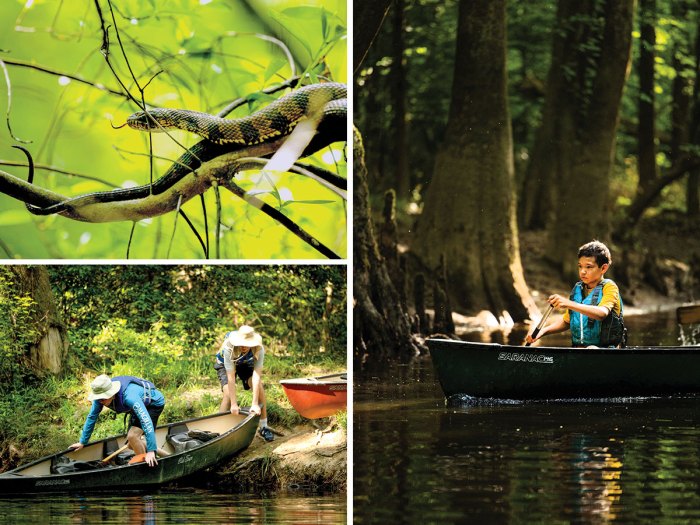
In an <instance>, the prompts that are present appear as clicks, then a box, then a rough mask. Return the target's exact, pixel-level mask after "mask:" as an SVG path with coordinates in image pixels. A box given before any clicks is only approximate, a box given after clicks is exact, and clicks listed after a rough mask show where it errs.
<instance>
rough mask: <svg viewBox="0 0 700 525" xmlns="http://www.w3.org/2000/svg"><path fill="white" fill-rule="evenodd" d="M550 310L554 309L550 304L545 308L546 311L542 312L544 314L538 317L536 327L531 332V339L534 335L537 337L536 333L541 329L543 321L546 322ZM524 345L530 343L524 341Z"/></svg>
mask: <svg viewBox="0 0 700 525" xmlns="http://www.w3.org/2000/svg"><path fill="white" fill-rule="evenodd" d="M552 310H554V306H552V305H551V304H550V305H549V307H548V308H547V311H546V312H545V313H544V315H543V316H542V319H540V322H539V323H537V327H536V328H535V329H534V330H533V332H532V335H531V337H532V338H533V339H534V338H535V337H537V334H539V333H540V330H542V327H543V326H544V323H546V322H547V318H548V317H549V314H551V313H552ZM525 346H530V343H527V342H526V343H525Z"/></svg>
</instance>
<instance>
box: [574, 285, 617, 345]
mask: <svg viewBox="0 0 700 525" xmlns="http://www.w3.org/2000/svg"><path fill="white" fill-rule="evenodd" d="M608 282H611V281H610V279H603V280H601V281H600V282H599V283H598V285H597V286H596V287H595V288H594V289H593V290H592V291H591V293H589V294H588V295H587V296H586V297H584V296H583V286H584V285H583V283H582V282H581V281H579V282H577V283H576V284H575V285H574V288H573V290H571V295H570V296H569V299H570V300H571V301H574V302H577V303H580V304H586V305H592V306H598V304H599V303H600V300H601V299H602V297H603V286H604V285H605V284H606V283H608ZM569 327H570V329H571V344H572V345H573V346H589V345H595V346H601V347H609V346H613V347H614V346H624V345H625V343H626V330H625V327H624V323H623V318H622V297H620V315H619V316H618V315H617V314H616V313H615V311H614V308H613V309H612V310H611V311H610V313H609V314H608V316H607V317H606V318H605V319H603V320H602V321H597V320H595V319H592V318H590V317H588V316H587V315H584V314H581V313H579V312H574V311H573V310H571V311H569Z"/></svg>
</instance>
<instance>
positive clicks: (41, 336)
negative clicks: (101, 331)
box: [11, 266, 68, 375]
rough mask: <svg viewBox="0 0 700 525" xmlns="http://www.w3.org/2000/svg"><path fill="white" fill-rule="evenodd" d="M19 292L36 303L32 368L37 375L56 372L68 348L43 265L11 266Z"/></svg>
mask: <svg viewBox="0 0 700 525" xmlns="http://www.w3.org/2000/svg"><path fill="white" fill-rule="evenodd" d="M11 269H12V273H13V274H14V275H15V276H16V279H17V286H18V289H19V292H20V294H27V295H29V296H30V297H31V298H32V300H33V301H34V303H35V308H34V310H33V314H32V317H33V323H32V324H33V328H34V330H35V331H36V332H37V334H38V337H37V340H36V342H35V343H33V344H32V345H31V346H30V348H29V349H28V351H29V360H30V363H31V366H32V368H34V369H35V370H36V372H37V373H38V374H39V375H43V374H45V373H46V372H49V373H52V374H58V373H60V372H61V370H62V369H63V361H64V360H65V357H66V354H67V351H68V339H67V337H66V328H65V325H64V324H63V321H62V319H61V316H60V314H59V312H58V309H57V308H56V303H55V301H54V297H53V292H52V290H51V284H50V282H49V273H48V271H47V270H46V267H45V266H12V267H11Z"/></svg>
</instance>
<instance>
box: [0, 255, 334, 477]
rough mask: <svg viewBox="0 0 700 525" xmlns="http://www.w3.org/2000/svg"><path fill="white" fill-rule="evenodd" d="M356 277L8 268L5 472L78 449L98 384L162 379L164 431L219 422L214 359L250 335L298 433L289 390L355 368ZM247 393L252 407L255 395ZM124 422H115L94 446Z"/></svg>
mask: <svg viewBox="0 0 700 525" xmlns="http://www.w3.org/2000/svg"><path fill="white" fill-rule="evenodd" d="M346 275H347V271H346V267H345V266H342V265H334V266H320V265H315V266H293V265H285V266H275V265H267V266H254V265H245V266H243V265H227V266H200V265H187V266H175V265H173V266H152V265H120V266H108V265H99V266H94V265H92V266H91V265H82V266H72V265H61V266H0V311H2V312H3V315H2V316H1V317H0V357H2V359H0V464H2V466H3V470H5V469H8V468H12V467H13V466H17V465H18V464H19V463H24V462H26V461H28V460H29V459H32V458H36V457H40V456H43V455H46V454H48V453H50V452H53V451H56V450H61V449H63V448H65V447H66V446H68V445H69V444H71V443H74V442H75V441H76V440H77V438H78V437H79V435H80V430H81V428H82V425H83V423H84V421H85V417H86V416H87V413H88V411H89V409H90V402H89V401H88V400H87V393H88V391H89V385H90V382H91V381H92V380H93V379H94V378H95V376H96V375H98V374H101V373H106V374H108V375H122V374H127V375H136V376H138V377H144V378H146V379H149V380H151V381H153V382H154V383H155V385H156V386H157V388H158V389H159V390H161V391H162V392H163V393H164V395H165V397H166V408H165V411H164V412H163V416H162V418H161V421H162V422H163V423H167V422H172V421H178V420H181V419H186V418H189V417H195V416H200V415H206V414H212V413H216V412H218V408H219V403H220V402H221V389H220V386H219V382H218V379H217V376H216V372H215V371H214V368H213V366H214V361H215V357H214V356H215V354H216V352H217V351H218V350H219V348H220V346H221V343H222V342H223V338H224V336H225V334H226V333H227V332H229V331H231V330H234V329H236V328H237V327H238V326H240V325H242V324H249V325H251V326H253V327H254V328H255V329H256V330H257V331H258V332H259V333H260V334H261V335H262V338H263V344H264V346H265V349H266V353H265V363H264V370H263V382H264V384H265V391H266V394H267V400H268V413H269V418H270V424H271V425H273V426H275V425H278V426H280V427H286V426H293V425H296V424H300V423H302V422H303V418H301V416H299V415H298V414H297V413H296V412H295V411H294V410H293V409H292V408H291V405H290V404H289V402H288V401H287V399H286V397H285V395H284V393H283V391H282V388H281V386H280V384H279V380H280V379H285V378H295V377H308V376H313V375H318V373H319V372H331V373H332V372H337V371H342V370H346V369H347V290H346ZM239 396H240V404H241V406H246V404H250V401H251V399H250V392H249V391H244V390H243V389H242V388H240V389H239ZM339 422H340V423H341V424H342V425H346V420H345V415H344V414H341V415H340V416H339ZM122 425H123V422H122V420H121V418H118V417H116V414H115V413H113V412H111V411H105V413H104V414H103V415H102V416H101V418H100V423H99V424H98V425H97V427H96V430H95V433H94V435H93V438H94V439H98V438H101V437H107V436H110V435H115V434H119V433H122V432H123V428H122Z"/></svg>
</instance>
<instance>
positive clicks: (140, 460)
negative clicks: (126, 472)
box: [129, 454, 146, 465]
mask: <svg viewBox="0 0 700 525" xmlns="http://www.w3.org/2000/svg"><path fill="white" fill-rule="evenodd" d="M144 461H146V454H137V455H136V456H134V457H133V458H131V459H130V460H129V465H134V464H136V463H143V462H144Z"/></svg>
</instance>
